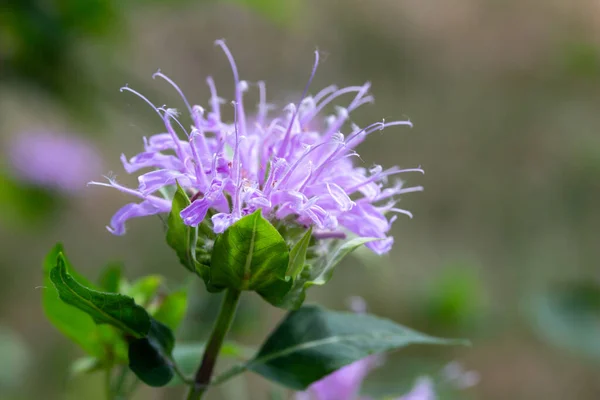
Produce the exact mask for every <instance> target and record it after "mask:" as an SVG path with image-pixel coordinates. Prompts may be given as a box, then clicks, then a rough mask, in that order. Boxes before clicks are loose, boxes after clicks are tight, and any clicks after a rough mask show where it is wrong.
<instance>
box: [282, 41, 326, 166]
mask: <svg viewBox="0 0 600 400" xmlns="http://www.w3.org/2000/svg"><path fill="white" fill-rule="evenodd" d="M318 65H319V51H318V50H315V63H314V64H313V69H312V72H311V73H310V77H309V78H308V83H307V84H306V86H305V87H304V91H303V92H302V97H300V101H299V102H298V105H300V104H302V101H303V100H304V98H305V97H306V94H307V93H308V88H309V87H310V84H311V83H312V80H313V78H314V77H315V74H316V73H317V67H318ZM299 108H300V107H296V109H295V111H294V114H293V115H292V119H291V121H290V124H289V126H288V129H287V131H286V132H285V136H284V138H283V143H282V144H281V146H280V147H279V151H278V152H277V156H278V157H283V156H284V154H285V153H286V152H287V147H288V143H289V141H290V134H291V131H292V126H293V124H294V121H295V119H296V115H297V114H298V109H299ZM300 128H301V129H302V124H300Z"/></svg>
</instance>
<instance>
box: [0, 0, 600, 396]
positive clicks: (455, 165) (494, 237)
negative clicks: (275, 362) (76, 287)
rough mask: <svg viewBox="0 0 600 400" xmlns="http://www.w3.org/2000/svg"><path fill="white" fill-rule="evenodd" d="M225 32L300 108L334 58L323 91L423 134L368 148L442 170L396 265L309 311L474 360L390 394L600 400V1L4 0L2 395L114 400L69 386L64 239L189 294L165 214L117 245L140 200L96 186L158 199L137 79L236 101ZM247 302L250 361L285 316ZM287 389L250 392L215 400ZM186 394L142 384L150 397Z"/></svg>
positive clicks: (419, 360) (374, 142)
mask: <svg viewBox="0 0 600 400" xmlns="http://www.w3.org/2000/svg"><path fill="white" fill-rule="evenodd" d="M125 3H126V4H125ZM220 38H225V39H226V40H227V43H228V45H229V47H230V48H231V50H232V52H233V54H234V56H235V59H236V61H237V63H238V68H239V70H240V74H241V75H242V78H243V79H246V80H248V81H249V82H256V81H258V80H265V81H266V82H267V92H268V96H269V98H270V100H271V101H272V102H273V103H275V104H278V105H281V106H283V105H285V104H287V103H288V102H289V101H295V100H296V98H297V97H298V94H299V93H300V92H301V91H302V88H303V87H304V85H305V83H306V81H307V78H308V75H309V73H310V68H311V66H312V62H313V51H314V50H315V48H318V49H319V50H320V52H321V54H322V62H321V64H320V66H319V70H318V72H317V75H316V77H315V79H314V81H313V83H312V86H311V92H312V93H316V92H317V91H318V90H319V89H321V88H322V87H325V86H327V85H330V84H336V85H338V86H347V85H357V84H362V83H364V82H365V81H370V82H372V92H373V94H374V95H375V98H376V102H375V104H374V105H367V106H364V107H362V108H361V109H359V110H358V111H357V112H356V113H354V114H353V120H354V121H356V122H357V123H358V124H359V125H362V126H364V125H366V124H368V123H370V122H373V121H376V120H380V119H381V118H386V119H404V118H407V117H408V118H410V119H411V121H413V123H414V125H415V127H414V128H413V129H407V128H405V129H402V128H390V129H387V130H385V131H384V132H383V133H382V134H373V135H372V136H371V137H370V138H369V140H367V141H366V142H365V143H364V144H363V145H361V148H360V150H359V151H360V152H361V156H362V158H363V160H364V161H365V163H366V164H368V165H372V164H373V163H378V164H382V165H383V166H392V165H400V166H403V167H413V166H417V165H421V166H422V167H423V168H424V169H425V170H426V175H425V176H416V175H415V176H410V177H408V178H409V179H408V183H409V184H411V185H423V186H425V191H424V192H423V193H415V194H410V195H406V196H405V197H403V198H402V207H403V208H406V209H408V210H411V211H412V212H413V213H414V215H415V218H414V219H413V220H409V219H401V220H399V221H398V222H396V224H395V225H394V228H393V234H394V236H395V238H396V244H395V246H394V248H393V250H392V252H391V253H390V254H389V255H387V256H385V257H375V256H374V255H372V254H370V253H369V252H368V251H362V252H357V254H356V257H352V258H351V259H348V260H346V261H345V262H344V263H343V265H341V266H340V267H339V268H338V270H337V271H336V274H335V276H334V278H333V279H332V281H331V282H330V283H329V284H328V285H327V287H326V288H320V289H312V290H311V292H310V295H309V300H310V301H314V302H319V303H322V304H324V305H326V306H328V307H331V308H335V309H344V308H347V299H348V298H349V297H350V296H353V295H359V296H362V297H363V298H364V299H365V300H366V302H367V303H368V306H369V309H370V311H371V312H374V313H376V314H379V315H382V316H385V317H388V318H391V319H393V320H395V321H397V322H399V323H402V324H404V325H406V326H409V327H412V328H415V329H418V330H421V331H424V332H427V333H429V334H433V335H438V336H443V337H462V338H468V339H470V340H471V341H472V346H471V347H458V348H454V347H452V348H443V349H440V348H421V347H415V348H410V349H406V350H402V351H399V352H397V353H394V354H392V355H390V356H389V357H388V360H387V363H386V365H385V366H384V367H382V368H380V369H378V370H377V371H375V372H374V373H373V374H372V375H371V376H370V377H369V379H368V381H367V383H366V385H365V387H364V388H363V389H364V392H365V393H366V394H371V395H378V394H393V393H395V392H397V393H402V391H403V390H404V389H406V388H408V387H410V385H411V384H412V382H413V381H414V379H415V377H417V376H420V375H430V376H432V377H433V378H434V379H437V378H438V377H439V376H440V371H441V370H442V368H443V367H444V365H446V364H447V363H449V362H451V361H459V362H460V363H462V364H463V365H464V366H465V368H468V369H470V370H475V371H477V372H478V373H479V374H480V376H481V379H480V382H479V383H478V384H477V385H476V386H474V387H472V388H470V389H468V390H464V391H460V392H456V391H453V392H452V393H448V394H446V393H444V392H443V390H442V391H441V392H440V398H441V399H446V398H448V399H485V400H488V399H489V400H494V399H498V400H500V399H545V400H561V399H590V400H591V399H599V398H600V380H599V379H598V378H599V377H600V376H599V372H600V288H599V287H600V286H599V285H600V268H599V267H600V228H599V227H600V207H598V206H599V205H600V112H599V111H598V107H599V106H600V39H599V38H600V7H599V5H598V3H597V2H593V1H589V0H571V1H568V2H565V1H541V0H537V1H535V0H525V1H524V0H504V1H493V0H458V1H453V2H451V4H450V3H449V2H446V1H440V0H426V1H423V0H368V1H367V0H297V1H296V0H229V1H218V0H213V1H208V0H207V1H185V0H178V1H166V0H165V1H160V0H154V1H130V2H120V1H118V0H55V1H42V0H4V1H3V2H2V4H1V5H0V154H1V165H0V256H1V257H0V398H3V399H14V400H17V399H37V398H45V399H83V398H85V399H101V398H102V395H101V391H100V388H101V381H102V377H101V376H100V375H83V376H78V377H76V378H72V377H70V376H69V365H70V363H71V362H72V361H73V360H74V359H75V358H77V357H78V356H79V355H81V352H80V350H79V349H77V348H76V346H75V345H73V344H71V343H70V342H68V341H67V339H66V338H64V337H63V336H62V335H60V334H59V333H58V332H57V331H56V330H55V329H54V328H53V327H52V326H51V324H50V323H49V322H47V320H46V319H45V318H44V315H43V312H42V308H41V303H40V296H41V291H42V290H44V289H43V288H41V287H40V285H41V280H42V273H41V264H42V260H43V257H44V255H45V254H46V253H47V252H48V251H49V249H50V248H51V246H52V245H53V244H54V243H55V242H57V241H62V242H63V243H64V244H65V247H66V249H67V252H68V254H69V256H70V258H71V260H72V261H73V263H74V264H75V265H76V266H77V268H78V269H79V270H80V272H82V273H83V274H84V275H87V276H88V277H90V278H96V277H97V276H98V273H99V272H98V271H99V268H100V267H101V266H102V265H104V264H106V263H107V262H109V261H115V260H117V261H122V262H124V263H125V265H126V274H127V276H128V277H129V278H131V279H133V278H136V277H139V276H141V275H143V274H147V273H157V274H162V275H164V276H166V277H167V282H168V284H167V285H171V286H173V287H177V286H178V285H179V284H181V282H182V281H184V280H185V279H186V278H187V277H188V275H187V273H186V271H185V270H184V268H181V266H180V265H179V264H178V262H177V259H176V257H175V255H174V254H173V253H172V251H171V250H170V249H169V248H168V247H167V245H166V243H165V242H164V232H163V224H162V222H161V221H160V220H159V219H158V218H144V219H139V220H134V221H131V222H130V223H129V225H128V228H129V230H128V234H127V235H125V236H123V237H115V236H112V235H111V234H110V233H108V232H107V231H106V229H105V226H106V225H107V223H108V221H109V220H110V217H111V216H112V214H113V213H114V212H115V211H116V210H117V209H118V208H120V207H121V206H122V205H124V204H125V202H126V200H127V198H126V197H125V195H122V194H121V193H119V192H117V191H115V190H108V189H104V188H100V187H87V186H86V185H85V183H86V182H87V181H89V180H92V179H94V180H101V179H102V178H101V177H102V175H105V174H108V173H110V172H113V173H114V174H116V175H117V176H118V177H119V179H120V181H121V182H122V183H128V184H133V183H135V178H134V177H130V176H127V175H126V173H125V172H124V171H123V169H122V166H121V165H120V162H119V156H120V154H121V153H125V154H126V155H128V156H131V155H134V154H136V153H137V152H139V151H140V149H141V145H142V137H143V136H144V135H151V134H153V133H158V132H161V131H162V128H161V121H160V119H158V118H156V114H155V113H154V111H153V110H152V109H150V108H149V107H148V106H147V105H146V104H144V103H143V102H142V101H141V100H140V99H138V98H136V97H135V96H132V95H131V94H128V93H119V88H120V87H121V86H123V85H124V84H126V83H127V84H129V86H130V87H133V88H135V89H137V90H138V91H140V92H141V93H144V94H145V95H146V96H147V97H148V98H150V99H151V100H152V101H154V102H155V103H156V104H163V103H166V104H168V105H169V106H170V107H182V106H183V104H181V101H180V100H179V99H178V97H177V96H176V93H175V92H174V91H173V90H172V88H170V87H169V86H168V85H167V84H165V82H163V81H160V80H156V81H154V80H152V78H151V76H152V74H153V73H154V72H155V71H156V70H157V69H158V68H160V69H161V70H162V72H164V73H165V74H166V75H168V76H169V77H171V78H172V79H174V80H175V81H176V82H177V83H178V84H179V85H180V86H181V87H182V88H184V91H185V92H186V95H187V97H188V99H189V100H190V101H192V102H194V103H196V104H200V105H203V106H207V102H208V98H209V91H208V87H207V86H206V84H205V77H206V76H208V75H211V76H213V77H214V79H215V81H216V83H217V87H218V90H219V94H220V95H221V96H222V97H225V98H226V99H227V100H231V99H232V97H233V81H232V76H231V71H230V69H229V66H228V63H227V61H226V59H225V57H224V55H223V54H222V53H221V52H220V51H219V50H218V49H216V48H215V47H214V45H213V42H214V40H215V39H220ZM252 96H256V101H257V102H258V98H257V96H258V93H257V90H253V91H251V92H249V94H248V95H247V97H246V99H247V104H252V101H253V100H252V99H253V98H252ZM341 104H345V103H343V102H342V103H341ZM329 111H330V112H331V111H332V110H329ZM192 303H193V304H192V305H191V311H190V313H189V315H188V317H187V319H186V323H185V326H184V328H183V329H182V330H181V332H180V336H181V337H183V338H184V339H186V338H187V339H196V338H197V337H199V336H201V335H203V334H204V332H205V331H206V329H208V327H209V326H210V321H211V319H212V318H213V317H214V315H215V313H216V308H217V307H218V299H213V298H212V297H211V298H209V296H207V295H206V294H205V292H204V289H203V287H202V286H201V285H200V284H199V283H198V284H197V285H196V286H195V290H194V294H193V298H192ZM242 309H243V310H242V311H240V313H239V314H238V319H237V321H236V326H235V327H234V332H233V336H235V337H236V338H237V339H238V340H239V341H240V342H242V343H243V344H245V345H248V346H253V345H257V344H258V343H259V342H260V340H261V338H262V337H264V335H265V334H266V332H267V331H268V330H270V329H271V328H272V327H273V326H274V325H275V324H276V322H277V321H278V320H279V318H280V317H281V316H282V315H283V313H282V312H281V311H280V310H277V309H273V308H272V307H269V306H267V305H266V303H265V304H263V302H262V301H261V300H260V299H259V298H258V297H257V296H254V295H245V297H244V299H243V304H242ZM270 392H271V388H270V387H269V385H268V384H267V383H266V382H265V381H264V380H262V379H260V378H257V377H254V376H246V377H243V378H239V379H236V380H234V381H232V383H231V384H230V385H226V386H225V387H224V388H223V389H222V390H215V391H214V393H212V397H211V396H209V397H210V398H213V399H219V398H221V399H227V398H229V399H241V400H243V399H245V398H247V399H264V398H269V396H270V394H269V393H270ZM282 393H283V394H281V396H282V397H279V398H287V397H286V396H287V394H286V393H284V392H282ZM271 395H272V396H275V395H274V394H271ZM179 396H181V395H180V391H179V390H177V389H172V388H171V389H163V390H159V391H150V390H147V389H144V388H142V389H141V390H140V391H139V393H138V396H137V398H139V399H142V398H143V399H167V398H179ZM272 398H276V397H272Z"/></svg>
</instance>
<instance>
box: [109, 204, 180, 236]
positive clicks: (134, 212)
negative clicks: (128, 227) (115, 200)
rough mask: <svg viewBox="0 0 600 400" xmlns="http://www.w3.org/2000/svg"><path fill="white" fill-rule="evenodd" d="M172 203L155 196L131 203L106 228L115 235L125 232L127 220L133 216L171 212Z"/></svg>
mask: <svg viewBox="0 0 600 400" xmlns="http://www.w3.org/2000/svg"><path fill="white" fill-rule="evenodd" d="M170 210H171V204H170V202H169V201H166V200H163V199H159V198H155V199H153V200H145V201H142V202H141V203H129V204H127V205H125V206H123V207H122V208H121V209H120V210H119V211H117V212H116V213H115V215H113V217H112V219H111V220H110V226H107V227H106V228H107V229H108V230H109V232H110V233H112V234H113V235H124V234H125V222H127V220H129V219H131V218H137V217H145V216H148V215H155V214H159V213H163V212H169V211H170Z"/></svg>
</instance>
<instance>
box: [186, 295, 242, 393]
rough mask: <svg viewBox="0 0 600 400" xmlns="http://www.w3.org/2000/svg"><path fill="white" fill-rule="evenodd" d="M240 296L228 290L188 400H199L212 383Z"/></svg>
mask: <svg viewBox="0 0 600 400" xmlns="http://www.w3.org/2000/svg"><path fill="white" fill-rule="evenodd" d="M240 295H241V292H240V291H238V290H233V289H227V290H226V291H225V298H224V299H223V303H222V304H221V310H220V311H219V316H218V317H217V320H216V321H215V325H214V326H213V331H212V333H211V335H210V339H209V340H208V343H207V345H206V349H204V355H203V356H202V362H201V363H200V367H199V368H198V371H197V372H196V376H195V378H194V383H193V385H192V386H191V387H190V391H189V392H188V396H187V400H198V399H201V398H202V396H203V395H204V392H205V391H206V389H207V386H208V384H209V383H210V379H211V377H212V374H213V370H214V367H215V364H216V362H217V357H218V356H219V351H220V350H221V346H222V345H223V340H224V339H225V335H226V334H227V332H228V331H229V328H230V327H231V323H232V321H233V317H234V316H235V310H236V309H237V305H238V302H239V300H240Z"/></svg>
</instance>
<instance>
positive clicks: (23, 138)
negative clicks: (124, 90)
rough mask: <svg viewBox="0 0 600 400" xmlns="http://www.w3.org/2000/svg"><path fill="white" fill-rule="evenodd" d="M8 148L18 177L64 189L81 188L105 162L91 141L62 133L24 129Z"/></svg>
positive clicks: (67, 190)
mask: <svg viewBox="0 0 600 400" xmlns="http://www.w3.org/2000/svg"><path fill="white" fill-rule="evenodd" d="M8 149H9V159H10V162H11V164H12V168H13V169H14V172H15V175H16V177H17V178H18V179H20V180H21V181H23V182H27V183H29V184H32V185H35V186H42V187H46V188H49V189H58V190H60V191H63V192H69V193H76V192H78V191H80V190H81V188H82V186H83V184H84V183H85V182H86V181H88V180H89V179H90V178H91V177H93V176H94V175H96V174H98V173H99V171H100V170H101V165H102V161H101V158H100V156H99V155H98V153H97V152H96V149H95V148H94V147H93V146H92V145H91V144H90V143H88V142H86V141H85V140H83V139H81V138H78V137H76V136H69V135H66V134H62V133H56V132H49V131H32V132H22V133H20V134H19V135H17V136H15V137H14V139H13V140H12V141H11V142H10V144H9V146H8Z"/></svg>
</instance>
